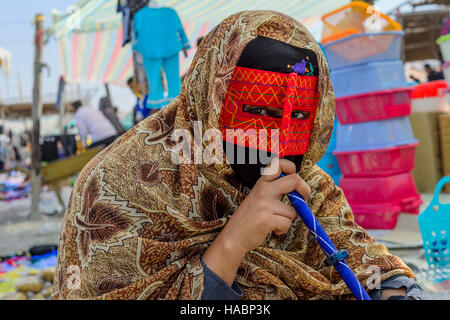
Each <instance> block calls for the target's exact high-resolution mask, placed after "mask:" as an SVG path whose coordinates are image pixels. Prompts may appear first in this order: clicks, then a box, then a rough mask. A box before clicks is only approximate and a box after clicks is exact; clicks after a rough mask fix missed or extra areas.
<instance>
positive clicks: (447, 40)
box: [436, 34, 450, 61]
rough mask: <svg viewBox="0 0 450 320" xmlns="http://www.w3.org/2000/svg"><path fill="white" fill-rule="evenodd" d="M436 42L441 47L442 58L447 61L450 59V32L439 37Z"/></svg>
mask: <svg viewBox="0 0 450 320" xmlns="http://www.w3.org/2000/svg"><path fill="white" fill-rule="evenodd" d="M436 42H437V43H438V44H439V47H440V48H441V53H442V58H443V59H444V60H445V61H450V34H446V35H444V36H442V37H439V38H438V39H437V41H436Z"/></svg>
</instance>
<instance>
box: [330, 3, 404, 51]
mask: <svg viewBox="0 0 450 320" xmlns="http://www.w3.org/2000/svg"><path fill="white" fill-rule="evenodd" d="M322 21H323V29H322V43H324V44H325V43H327V42H331V41H334V40H337V39H340V38H343V37H346V36H348V35H352V34H357V33H364V32H382V31H400V30H402V27H401V25H400V24H399V23H398V22H396V21H394V20H392V19H391V18H389V17H388V16H387V15H385V14H382V13H381V12H379V11H376V10H374V9H373V6H371V5H369V4H368V3H366V2H363V1H354V2H352V3H350V4H348V5H346V6H343V7H341V8H339V9H337V10H334V11H332V12H330V13H327V14H326V15H324V16H322Z"/></svg>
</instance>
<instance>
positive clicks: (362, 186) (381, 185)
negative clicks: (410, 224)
mask: <svg viewBox="0 0 450 320" xmlns="http://www.w3.org/2000/svg"><path fill="white" fill-rule="evenodd" d="M339 186H340V187H341V188H342V190H343V191H344V193H345V196H346V198H347V200H348V203H349V205H350V207H351V208H352V210H353V213H354V215H355V219H356V221H357V223H359V224H360V225H361V226H362V227H363V228H367V229H370V228H372V229H391V228H393V227H395V223H396V219H397V216H396V214H398V213H400V212H403V213H411V214H418V213H419V207H420V205H421V204H422V199H421V197H420V195H419V194H418V193H417V190H416V185H415V183H414V179H413V176H412V174H411V173H410V172H408V173H401V174H397V175H392V176H387V177H371V178H367V177H364V178H349V177H343V178H342V179H341V181H340V185H339Z"/></svg>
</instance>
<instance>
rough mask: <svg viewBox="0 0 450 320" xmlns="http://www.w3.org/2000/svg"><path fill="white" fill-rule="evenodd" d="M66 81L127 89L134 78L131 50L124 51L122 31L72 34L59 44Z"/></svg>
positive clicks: (125, 49) (126, 48)
mask: <svg viewBox="0 0 450 320" xmlns="http://www.w3.org/2000/svg"><path fill="white" fill-rule="evenodd" d="M59 49H60V58H61V64H62V71H63V75H64V80H65V81H66V82H69V83H80V82H83V83H93V82H104V83H111V84H115V85H119V86H125V85H126V80H127V79H128V78H129V77H131V76H132V74H133V63H132V56H131V49H130V46H129V45H127V46H125V47H122V27H121V26H119V28H116V29H112V30H101V31H95V32H83V33H71V34H69V35H68V36H66V37H64V38H61V39H60V40H59Z"/></svg>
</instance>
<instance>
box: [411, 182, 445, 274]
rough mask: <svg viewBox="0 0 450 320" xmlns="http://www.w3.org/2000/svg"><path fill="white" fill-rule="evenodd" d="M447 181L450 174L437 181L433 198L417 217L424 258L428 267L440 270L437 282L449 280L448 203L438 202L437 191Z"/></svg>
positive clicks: (439, 190)
mask: <svg viewBox="0 0 450 320" xmlns="http://www.w3.org/2000/svg"><path fill="white" fill-rule="evenodd" d="M449 182H450V176H446V177H443V178H442V179H441V180H440V181H439V182H438V184H437V185H436V189H435V190H434V196H433V199H432V200H431V202H430V204H429V205H428V207H427V208H426V209H425V210H424V211H423V212H422V213H421V214H420V215H419V216H418V217H417V220H418V222H419V228H420V233H421V234H422V239H423V248H424V250H425V258H426V259H427V262H428V265H429V266H430V267H432V268H435V269H437V270H439V271H440V272H439V273H440V276H439V277H437V279H436V280H437V282H440V281H444V280H450V204H442V203H440V202H439V193H440V192H441V190H442V188H443V187H444V185H445V184H446V183H449ZM438 275H439V274H438Z"/></svg>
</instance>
